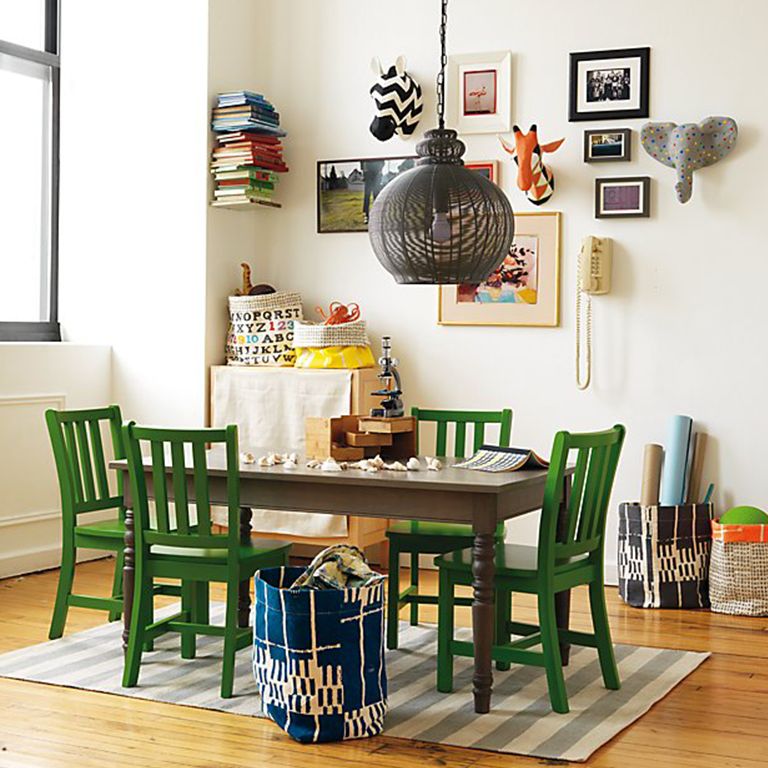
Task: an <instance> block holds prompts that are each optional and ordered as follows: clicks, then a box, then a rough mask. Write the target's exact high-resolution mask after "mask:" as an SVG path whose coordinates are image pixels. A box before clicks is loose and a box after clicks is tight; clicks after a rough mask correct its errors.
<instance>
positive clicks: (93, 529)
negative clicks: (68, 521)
mask: <svg viewBox="0 0 768 768" xmlns="http://www.w3.org/2000/svg"><path fill="white" fill-rule="evenodd" d="M75 533H77V534H80V535H82V536H104V537H108V538H114V539H121V540H122V539H123V538H125V520H120V519H117V520H115V519H113V520H99V521H98V522H97V523H85V524H84V525H77V526H75Z"/></svg>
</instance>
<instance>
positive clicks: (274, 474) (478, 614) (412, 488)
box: [110, 447, 572, 713]
mask: <svg viewBox="0 0 768 768" xmlns="http://www.w3.org/2000/svg"><path fill="white" fill-rule="evenodd" d="M248 450H249V451H251V452H252V453H253V454H255V455H256V456H259V455H262V453H267V451H260V450H259V449H258V448H249V449H248ZM442 461H443V465H444V466H443V469H441V470H440V471H437V472H434V471H427V470H426V469H422V470H420V471H415V472H394V471H381V472H377V473H375V474H372V473H368V472H364V471H362V470H345V471H342V472H323V471H320V470H319V469H310V468H308V467H306V462H305V461H304V460H303V459H300V461H299V465H298V466H297V467H296V468H295V469H286V468H284V467H283V466H281V465H278V466H272V467H260V466H257V465H256V464H241V465H240V503H241V505H242V508H241V514H240V534H241V537H242V539H243V541H248V540H249V539H250V535H251V508H252V507H256V508H261V509H275V510H281V509H284V510H297V511H302V512H310V513H322V514H327V513H333V514H350V515H357V516H360V517H377V518H386V519H390V520H427V521H435V522H448V523H467V524H469V525H471V526H472V531H473V533H474V545H473V547H472V558H473V564H472V575H473V584H472V587H473V602H472V637H473V641H474V648H475V655H474V675H473V678H472V684H473V694H474V704H475V712H478V713H485V712H488V711H489V709H490V702H491V690H492V686H493V670H492V659H491V645H492V641H493V637H494V631H493V630H494V603H493V601H494V585H493V580H494V571H495V565H494V545H495V537H494V532H495V530H496V524H497V523H498V522H500V521H502V520H510V519H512V518H515V517H519V516H520V515H524V514H527V513H529V512H533V511H535V510H537V509H540V508H541V504H542V500H543V497H544V484H545V480H546V474H547V473H546V470H523V471H518V472H500V473H490V472H479V471H472V470H466V469H457V468H455V467H454V466H452V465H453V463H455V461H456V460H454V459H450V458H448V459H442ZM423 464H424V462H422V465H423ZM110 466H111V467H112V468H113V469H115V470H117V471H118V472H120V473H122V474H123V488H124V489H125V505H126V510H127V511H126V521H125V525H126V534H125V565H124V571H123V575H124V580H123V591H124V609H123V617H124V622H125V623H124V631H123V646H124V647H125V646H126V645H127V640H128V634H129V627H130V621H131V612H132V605H133V589H134V554H135V553H134V532H133V513H132V503H131V498H130V482H129V481H128V465H127V462H126V461H125V460H118V461H112V462H111V464H110ZM170 471H171V470H170V466H169V467H168V472H169V475H170ZM188 473H189V482H188V494H189V501H190V502H193V501H194V484H193V483H192V482H191V479H192V469H191V468H190V469H189V470H188ZM571 473H572V471H571V470H569V471H568V472H567V474H566V478H565V488H564V493H563V505H565V504H567V501H568V498H569V494H570V480H571ZM208 475H209V478H210V490H209V493H210V500H211V503H212V504H221V505H225V504H226V499H227V493H226V482H225V478H226V465H225V455H224V452H223V450H222V449H220V448H218V447H216V448H213V449H211V450H210V451H209V452H208ZM151 480H152V478H151V470H150V467H149V466H147V488H148V493H149V495H150V498H151V497H152V481H151ZM561 517H564V516H563V515H561ZM285 538H290V537H289V536H286V537H285ZM249 608H250V591H249V588H248V584H247V583H245V584H243V585H242V588H241V590H240V601H239V609H240V611H239V614H240V621H241V623H242V622H247V620H248V613H249ZM556 612H557V617H558V626H559V627H561V628H563V629H567V628H568V621H569V613H570V592H562V593H560V594H559V595H558V596H557V597H556ZM561 651H562V655H563V663H564V664H567V663H568V652H569V647H568V645H567V644H566V643H563V644H562V647H561Z"/></svg>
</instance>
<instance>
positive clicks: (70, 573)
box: [48, 545, 75, 640]
mask: <svg viewBox="0 0 768 768" xmlns="http://www.w3.org/2000/svg"><path fill="white" fill-rule="evenodd" d="M74 579H75V549H74V547H69V546H66V545H65V546H64V547H63V549H62V552H61V571H60V572H59V586H58V587H57V588H56V602H55V603H54V606H53V617H52V618H51V628H50V630H49V632H48V637H49V639H51V640H56V638H58V637H61V636H62V635H63V634H64V625H65V624H66V623H67V610H68V609H69V596H70V595H71V594H72V582H73V581H74Z"/></svg>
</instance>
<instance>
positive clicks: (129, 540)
mask: <svg viewBox="0 0 768 768" xmlns="http://www.w3.org/2000/svg"><path fill="white" fill-rule="evenodd" d="M134 544H135V538H134V533H133V509H131V507H130V506H127V507H126V509H125V550H124V555H123V651H125V650H126V649H127V648H128V638H129V636H130V634H131V614H132V613H133V589H134V578H133V577H134V562H135V560H134V558H135V554H136V553H135V550H134Z"/></svg>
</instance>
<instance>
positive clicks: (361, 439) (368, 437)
mask: <svg viewBox="0 0 768 768" xmlns="http://www.w3.org/2000/svg"><path fill="white" fill-rule="evenodd" d="M346 440H347V445H359V446H361V447H364V448H370V447H378V446H382V445H392V435H377V434H375V433H373V432H347V434H346Z"/></svg>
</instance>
